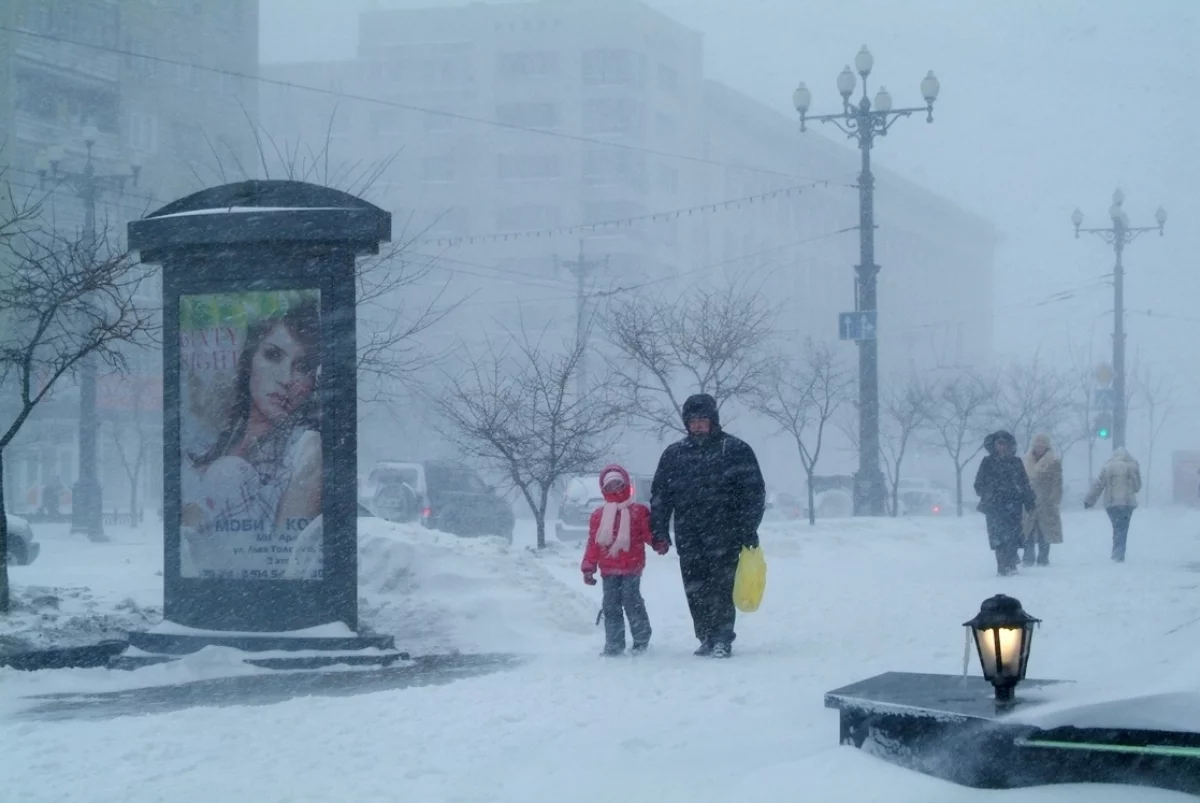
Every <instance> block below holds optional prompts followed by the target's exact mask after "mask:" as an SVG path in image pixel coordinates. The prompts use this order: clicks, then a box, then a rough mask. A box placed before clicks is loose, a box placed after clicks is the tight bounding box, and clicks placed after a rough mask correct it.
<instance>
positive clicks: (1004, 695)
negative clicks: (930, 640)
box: [963, 594, 1041, 706]
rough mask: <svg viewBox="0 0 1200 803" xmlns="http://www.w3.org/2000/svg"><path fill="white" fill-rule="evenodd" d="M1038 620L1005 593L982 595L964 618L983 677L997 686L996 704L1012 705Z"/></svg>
mask: <svg viewBox="0 0 1200 803" xmlns="http://www.w3.org/2000/svg"><path fill="white" fill-rule="evenodd" d="M1039 622H1041V619H1036V618H1034V617H1032V616H1030V615H1029V614H1027V613H1026V612H1025V609H1024V608H1022V607H1021V603H1020V601H1018V600H1016V599H1014V598H1012V597H1009V596H1006V595H1004V594H997V595H996V596H994V597H989V598H988V599H985V600H984V601H983V604H982V605H980V606H979V613H977V614H975V618H974V619H972V620H971V621H969V622H963V626H964V627H969V628H971V634H972V635H973V636H974V638H975V648H976V649H977V650H978V651H979V664H980V666H981V667H982V669H983V677H984V678H985V679H986V680H987V681H988V682H989V683H991V684H992V685H993V686H994V687H995V688H996V704H997V705H1000V706H1007V705H1011V704H1012V702H1013V690H1014V689H1016V687H1017V684H1018V683H1020V682H1021V681H1022V680H1024V679H1025V670H1026V668H1028V666H1029V647H1030V645H1031V644H1032V643H1033V627H1034V625H1036V624H1038V623H1039Z"/></svg>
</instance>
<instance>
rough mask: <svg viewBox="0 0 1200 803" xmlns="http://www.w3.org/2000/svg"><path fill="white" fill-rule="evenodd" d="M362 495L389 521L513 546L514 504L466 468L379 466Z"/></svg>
mask: <svg viewBox="0 0 1200 803" xmlns="http://www.w3.org/2000/svg"><path fill="white" fill-rule="evenodd" d="M372 478H374V480H373V479H372ZM362 494H363V495H370V496H371V499H372V503H367V502H365V501H364V504H366V505H367V507H368V508H370V509H371V510H372V511H373V512H374V513H375V515H377V516H379V517H380V518H385V519H388V520H389V521H420V522H421V524H423V525H424V526H425V527H428V528H430V529H433V530H441V531H442V532H447V533H452V534H454V535H461V536H480V535H499V536H501V537H503V538H507V539H509V540H510V541H511V540H512V537H513V528H514V526H515V524H516V519H515V517H514V516H513V512H512V505H511V504H509V502H507V501H506V500H505V499H504V498H502V497H501V496H500V495H499V494H497V493H496V489H495V488H493V487H492V486H491V485H488V484H487V483H486V482H484V480H483V478H482V477H480V476H479V473H478V472H476V471H475V470H474V469H472V468H471V467H470V466H466V465H464V464H462V463H455V462H452V461H448V460H424V461H413V462H392V461H388V462H383V463H378V464H377V465H376V466H375V469H373V470H372V472H371V476H369V477H368V478H367V482H366V483H365V484H364V487H363V489H362Z"/></svg>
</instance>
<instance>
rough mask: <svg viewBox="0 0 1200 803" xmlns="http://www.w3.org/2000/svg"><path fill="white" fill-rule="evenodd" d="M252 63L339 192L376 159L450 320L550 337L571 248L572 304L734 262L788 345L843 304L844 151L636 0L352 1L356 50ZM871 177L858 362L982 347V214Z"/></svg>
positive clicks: (891, 364)
mask: <svg viewBox="0 0 1200 803" xmlns="http://www.w3.org/2000/svg"><path fill="white" fill-rule="evenodd" d="M262 73H263V75H264V77H266V78H268V79H270V81H275V82H279V83H280V84H285V85H284V86H280V85H271V83H270V82H268V83H267V84H266V85H264V86H263V88H262V91H261V109H262V120H263V127H264V129H265V130H266V131H268V132H270V133H271V134H272V136H274V137H276V138H278V139H279V141H280V143H282V147H281V149H280V150H282V151H283V152H284V153H287V154H293V155H294V154H301V155H304V154H308V158H307V159H301V161H309V162H312V161H315V162H316V163H317V164H318V167H319V168H320V169H319V170H317V171H316V174H317V175H322V174H323V175H327V176H331V177H332V178H334V179H337V182H338V183H340V186H341V187H342V188H343V189H351V190H354V189H356V188H357V187H356V182H357V181H359V180H360V179H362V178H363V177H364V176H370V175H372V170H373V169H374V168H378V169H379V175H378V177H377V179H376V180H374V181H373V182H370V183H371V186H370V188H369V191H368V192H367V193H366V197H367V198H368V199H369V200H371V201H372V202H375V203H378V204H380V205H382V206H384V207H385V208H387V209H389V210H391V211H392V212H393V213H394V215H395V218H394V220H395V225H396V229H397V232H396V236H397V238H404V239H405V240H406V241H407V242H408V246H407V248H406V251H407V253H408V255H409V257H410V258H411V259H413V260H414V261H417V262H426V263H427V264H431V265H433V266H434V276H436V277H440V278H441V279H443V280H448V281H450V282H451V292H452V293H455V292H457V293H458V294H459V295H466V294H469V297H468V298H467V300H466V301H465V302H464V303H463V304H462V306H460V307H459V308H458V309H457V310H456V311H455V312H454V313H453V314H452V315H451V316H450V317H449V318H448V319H447V320H445V321H444V322H443V323H442V325H441V327H440V329H441V332H442V333H443V334H442V335H441V336H443V337H445V338H448V339H450V340H455V341H457V340H458V339H459V338H461V339H463V340H465V341H466V342H467V345H468V346H472V345H475V346H478V345H481V344H482V343H483V342H484V341H485V340H486V339H487V338H494V337H504V336H505V335H504V330H505V329H509V330H515V329H524V330H525V331H527V332H541V331H543V329H544V328H545V327H547V326H550V327H551V330H552V331H561V333H562V336H563V337H564V338H567V337H570V336H571V335H572V334H573V332H574V327H575V316H576V309H577V307H576V298H577V295H578V291H579V286H578V284H577V276H576V273H575V271H577V270H578V267H577V266H576V265H574V264H569V263H576V262H578V261H579V257H580V251H581V245H582V256H583V261H584V263H585V269H586V276H585V278H586V282H585V294H586V295H587V298H588V300H589V302H590V306H589V307H587V308H586V314H592V313H594V312H595V311H596V310H602V309H603V305H604V304H606V303H608V300H609V299H615V300H617V301H618V302H619V298H620V297H621V295H622V293H625V292H650V293H654V292H665V293H672V292H677V291H681V290H684V289H686V288H687V287H688V286H691V285H693V284H694V283H697V282H706V283H711V282H722V283H724V282H734V283H739V284H741V285H742V286H744V287H746V288H748V289H758V290H761V291H762V292H763V294H764V296H766V297H768V298H770V299H771V300H773V301H774V302H775V303H777V304H779V306H780V308H781V310H782V315H781V318H780V321H781V322H780V328H781V332H780V336H781V338H786V339H787V341H788V342H798V341H799V340H802V339H803V338H804V337H809V336H811V337H813V338H816V339H820V340H836V339H837V337H838V331H837V313H838V312H839V311H849V310H852V309H853V308H854V270H853V266H854V265H855V264H857V263H858V256H859V254H858V232H857V229H855V228H854V227H856V226H857V224H858V194H857V189H856V188H855V183H856V180H857V173H858V160H859V155H858V152H857V151H856V150H854V149H853V148H852V147H850V146H849V145H848V144H847V143H844V142H839V141H836V140H835V139H833V138H832V137H831V135H834V134H836V135H837V136H839V137H840V134H838V133H837V132H836V131H834V130H833V129H830V130H828V131H820V130H812V131H809V132H808V133H807V134H803V135H802V134H801V133H800V132H799V126H798V123H797V121H796V120H795V119H794V117H793V115H792V114H789V113H787V112H788V110H787V108H786V106H784V104H783V102H782V101H781V104H780V108H779V109H778V110H777V109H771V108H767V107H765V106H763V105H761V104H759V103H757V102H756V101H754V100H752V99H750V98H749V97H747V96H745V95H743V94H741V93H739V92H737V91H735V90H733V89H731V88H729V87H727V86H724V85H722V84H720V83H719V82H717V81H713V80H709V79H707V78H706V77H705V73H704V55H703V40H702V37H701V35H700V34H699V33H697V32H695V31H692V30H690V29H688V28H686V27H685V26H683V25H681V24H679V23H677V22H675V21H674V20H672V19H670V18H669V17H667V16H665V15H663V14H661V13H659V12H657V11H655V10H653V9H651V8H649V7H648V6H646V5H644V4H642V3H640V2H637V1H636V0H606V2H597V1H596V0H541V1H540V2H529V3H504V4H499V3H497V4H486V3H472V4H469V5H464V6H458V7H453V8H429V9H412V8H409V9H396V10H374V11H368V12H364V13H363V14H362V15H361V17H360V21H359V39H358V52H357V56H356V58H355V59H353V60H350V61H343V62H323V63H295V64H287V63H284V64H266V65H263V66H262ZM304 87H310V88H313V89H316V90H319V91H316V92H313V91H308V90H306V89H304ZM784 100H786V99H784ZM882 145H883V146H884V147H881V148H880V149H879V150H880V153H879V158H881V159H883V160H884V161H886V158H887V157H886V141H885V142H884V143H882ZM314 157H316V158H314ZM293 161H295V159H293ZM877 161H878V160H877ZM876 177H877V193H876V204H877V222H878V231H877V232H876V238H877V257H876V261H877V262H878V263H879V264H881V265H882V266H883V269H882V273H881V275H880V291H879V295H880V307H881V313H880V328H881V333H882V337H883V338H884V339H883V341H882V343H881V351H882V355H881V359H882V361H883V362H882V365H881V373H883V374H888V373H896V372H900V371H908V370H912V369H925V368H932V367H936V366H951V365H967V364H975V365H979V364H983V363H984V362H986V361H987V360H988V359H989V357H990V353H991V339H992V263H993V253H994V250H995V246H996V241H997V240H996V234H995V233H994V231H993V229H992V228H991V226H990V225H989V224H988V223H987V222H985V221H983V220H981V219H979V218H977V217H975V216H974V215H972V214H970V213H968V212H967V211H965V210H963V209H960V208H958V207H956V206H955V205H954V204H952V203H950V202H948V201H947V200H945V199H943V198H939V197H938V196H936V195H934V194H933V193H931V192H929V191H927V190H925V189H923V188H921V187H919V186H917V185H915V184H913V183H912V182H909V181H906V180H904V179H902V178H900V177H899V176H896V175H894V174H891V173H889V172H888V171H886V170H882V169H877V176H876ZM431 284H433V285H434V287H431V288H430V289H429V292H434V291H435V290H436V289H437V288H438V287H440V284H439V283H438V282H431ZM408 292H410V293H414V292H418V289H417V288H411V289H410V290H409V291H408ZM434 336H438V335H434ZM842 348H843V349H844V351H845V354H846V356H847V358H848V359H854V357H853V354H854V349H853V346H852V345H850V344H845V345H844V346H843V347H842Z"/></svg>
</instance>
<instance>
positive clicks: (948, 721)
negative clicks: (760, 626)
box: [825, 672, 1200, 794]
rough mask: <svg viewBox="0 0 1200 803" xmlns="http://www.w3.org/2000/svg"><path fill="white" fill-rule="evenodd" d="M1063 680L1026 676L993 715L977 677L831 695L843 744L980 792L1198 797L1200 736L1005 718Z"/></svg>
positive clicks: (902, 680) (891, 676) (893, 675)
mask: <svg viewBox="0 0 1200 803" xmlns="http://www.w3.org/2000/svg"><path fill="white" fill-rule="evenodd" d="M1062 682H1063V681H1052V680H1025V681H1024V682H1023V683H1022V684H1021V691H1020V694H1019V695H1018V696H1017V697H1016V699H1015V700H1014V702H1013V704H1012V705H1010V706H1007V707H1005V708H1003V709H997V707H996V703H995V699H994V690H993V687H992V686H991V684H990V683H988V682H987V681H986V680H984V679H983V678H982V677H978V676H971V677H968V676H957V675H930V674H915V673H908V672H886V673H884V674H882V675H877V676H875V677H872V678H868V679H866V680H862V681H859V682H857V683H852V684H850V685H849V686H844V687H842V688H840V689H834V690H833V691H831V692H828V693H827V694H826V695H825V707H826V708H834V709H837V710H838V713H839V735H840V740H841V743H842V744H846V745H853V746H855V747H858V748H862V749H865V750H868V751H870V752H871V753H872V754H875V755H878V756H880V757H881V758H884V759H886V760H888V761H890V762H892V763H895V764H898V765H900V766H904V767H907V768H909V769H913V770H916V771H918V772H922V773H925V774H926V775H932V776H934V777H938V778H942V779H944V780H947V781H951V782H954V783H958V784H962V785H964V786H971V787H976V788H983V789H1010V788H1017V787H1025V786H1042V785H1048V784H1063V783H1116V784H1129V785H1138V786H1154V787H1158V788H1162V789H1171V790H1175V791H1179V792H1185V793H1189V794H1200V734H1195V733H1176V732H1167V731H1130V730H1116V729H1097V728H1054V729H1052V730H1043V729H1040V728H1037V727H1035V726H1032V725H1028V724H1024V723H1021V722H1019V721H1016V719H1015V718H1012V717H1010V716H1009V715H1010V714H1012V713H1013V712H1015V711H1020V710H1022V709H1027V708H1028V707H1030V706H1033V705H1036V704H1038V703H1040V702H1044V701H1046V700H1047V694H1046V692H1047V690H1048V689H1049V688H1051V687H1052V686H1055V685H1058V684H1060V683H1062Z"/></svg>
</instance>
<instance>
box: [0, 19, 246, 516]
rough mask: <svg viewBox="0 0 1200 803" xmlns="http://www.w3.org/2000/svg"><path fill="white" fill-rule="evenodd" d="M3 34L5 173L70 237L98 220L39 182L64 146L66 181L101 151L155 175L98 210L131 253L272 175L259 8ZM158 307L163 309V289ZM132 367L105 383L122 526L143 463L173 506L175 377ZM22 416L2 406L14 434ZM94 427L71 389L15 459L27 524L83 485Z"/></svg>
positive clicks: (142, 365)
mask: <svg viewBox="0 0 1200 803" xmlns="http://www.w3.org/2000/svg"><path fill="white" fill-rule="evenodd" d="M0 24H3V26H4V30H0V170H2V171H3V172H4V180H5V182H6V183H7V184H8V185H9V186H11V187H13V188H14V189H15V190H16V191H17V192H30V191H32V192H34V193H37V192H45V193H47V195H46V199H45V209H46V220H47V221H52V225H53V226H54V228H55V229H56V230H57V231H58V232H59V233H60V234H63V235H67V236H70V235H71V234H72V233H77V232H80V231H81V228H82V226H83V220H84V206H83V200H82V198H81V197H80V196H79V195H78V194H77V193H76V191H75V188H74V187H73V186H72V185H71V183H70V182H67V181H61V182H60V181H56V180H55V179H54V177H53V176H52V175H46V176H43V175H40V174H39V170H38V168H39V167H45V164H44V160H41V163H40V164H39V158H38V157H39V155H42V154H45V153H47V152H48V151H49V149H50V148H51V147H55V146H57V148H60V149H61V150H62V153H63V159H62V160H61V165H62V167H63V168H64V169H66V170H72V171H81V170H82V169H83V168H84V166H85V164H86V163H87V159H88V156H89V152H90V157H91V160H92V164H93V166H94V168H95V170H96V172H97V173H99V174H101V175H107V174H120V173H128V172H130V166H131V164H137V165H139V166H140V172H139V176H138V177H139V181H138V183H137V184H136V185H134V184H132V183H127V184H126V185H125V187H124V189H123V190H121V191H116V190H115V189H114V190H110V191H106V192H102V193H100V194H99V195H98V196H97V198H96V209H95V213H96V221H97V228H98V230H99V231H100V233H101V234H103V235H106V236H110V237H112V238H114V239H115V240H116V241H117V242H119V241H120V240H123V238H124V231H125V224H126V223H127V222H128V221H129V220H131V219H136V218H138V217H141V216H142V215H144V214H145V213H147V212H149V211H152V210H153V209H155V208H157V207H159V206H162V205H163V204H164V203H166V202H168V201H170V200H173V199H174V198H177V197H180V196H182V195H185V194H187V193H190V192H194V191H195V190H198V189H200V188H201V187H202V186H204V185H206V184H214V183H220V181H221V180H222V177H223V176H224V177H225V178H226V179H227V180H230V181H233V180H237V179H238V178H243V177H256V176H257V173H258V170H257V155H256V153H257V151H256V148H255V146H254V140H255V128H256V125H257V122H256V120H257V89H258V87H257V81H256V80H255V76H256V74H257V70H258V2H257V0H222V2H219V3H198V2H183V0H172V2H167V1H166V0H120V2H115V1H114V0H8V2H4V3H0ZM242 76H245V77H242ZM91 128H94V129H95V131H96V134H95V135H94V136H95V141H94V143H93V144H92V145H91V148H90V149H89V148H88V147H87V145H86V144H85V142H84V131H85V129H88V130H90V129H91ZM43 179H44V181H43ZM0 269H2V268H0ZM143 292H144V295H145V302H146V303H147V304H152V305H155V304H158V303H159V297H160V296H159V287H158V285H157V283H156V282H154V281H153V279H152V280H151V281H149V282H146V283H144V285H143ZM130 357H131V361H132V363H133V368H134V371H133V372H132V373H131V374H130V375H127V376H124V377H119V376H116V375H112V374H106V373H104V372H103V371H102V372H101V375H100V376H99V377H98V381H97V388H98V400H97V409H98V413H99V415H100V418H101V421H102V424H101V427H102V428H101V432H100V435H99V437H98V438H97V443H98V451H99V455H100V475H101V477H102V482H103V485H104V492H105V498H104V506H105V510H106V511H112V510H114V509H119V510H121V511H125V510H126V509H127V508H128V504H129V503H128V500H129V499H130V488H129V485H130V483H131V482H132V480H131V479H130V478H129V474H130V473H128V472H126V470H125V462H126V461H127V460H129V458H130V456H131V455H136V456H138V459H139V460H145V461H146V465H145V466H143V467H142V468H141V470H140V471H139V484H142V483H144V484H145V485H144V487H143V489H142V491H143V492H142V494H141V496H142V499H143V500H146V502H147V506H157V504H158V493H159V491H158V488H159V486H160V484H161V476H162V471H161V466H160V464H161V452H162V450H161V447H160V446H158V445H157V443H158V441H159V439H160V438H161V428H160V426H159V423H158V419H159V415H158V399H159V395H160V394H159V392H158V387H159V386H160V385H161V367H160V364H159V359H158V354H157V352H153V351H147V350H137V351H135V352H131V354H130ZM131 388H140V389H141V391H144V392H138V391H136V390H135V391H134V392H130V391H131ZM2 392H3V391H2V390H0V393H2ZM7 407H8V404H7V402H6V399H5V397H4V396H3V395H0V424H4V425H5V426H6V425H7V421H8V420H9V418H8V417H7V416H6V415H5V410H6V409H7ZM78 415H79V398H78V391H77V390H76V389H75V388H74V387H73V386H71V384H70V383H69V382H65V381H64V382H63V383H62V385H61V387H58V388H56V390H55V392H54V394H53V397H52V398H51V399H49V400H48V401H46V402H44V403H43V405H42V406H41V407H40V409H38V410H37V411H36V412H35V414H34V416H33V417H32V418H31V419H30V421H29V422H28V423H27V424H26V425H25V427H24V429H23V432H22V435H21V437H20V438H19V439H18V440H17V441H14V443H13V444H11V445H10V446H9V448H8V449H6V450H5V455H4V457H5V476H4V479H5V483H4V485H5V491H6V499H8V500H9V501H10V502H11V503H12V504H13V505H14V507H16V508H17V509H18V510H29V509H31V508H32V509H36V508H38V507H39V506H40V504H41V492H42V489H43V488H44V487H45V486H46V485H48V484H51V483H52V481H53V480H54V479H57V480H58V481H59V483H61V484H62V485H63V486H65V487H66V488H70V486H71V484H72V483H73V482H74V481H75V480H76V479H77V474H78V460H77V456H76V455H77V431H78ZM134 424H137V427H138V428H137V429H136V430H135V428H134V426H133V425H134ZM134 433H136V434H134ZM135 443H138V444H140V443H145V447H144V448H143V447H141V446H136V445H135ZM118 447H120V448H118ZM122 450H124V458H123V457H122Z"/></svg>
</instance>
